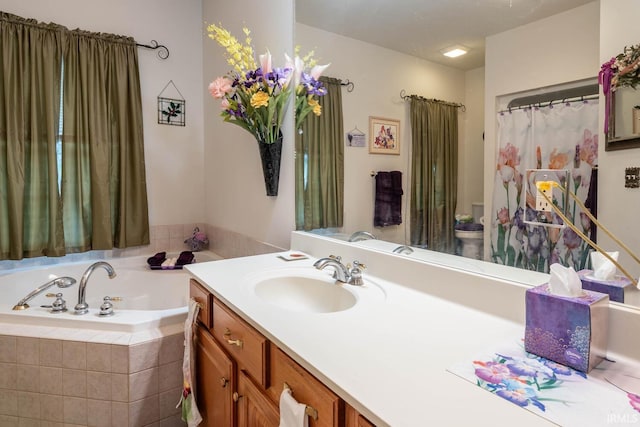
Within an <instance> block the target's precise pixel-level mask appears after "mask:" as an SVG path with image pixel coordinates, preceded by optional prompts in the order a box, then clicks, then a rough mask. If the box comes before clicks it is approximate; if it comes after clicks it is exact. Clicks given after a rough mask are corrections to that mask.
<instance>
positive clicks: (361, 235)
mask: <svg viewBox="0 0 640 427" xmlns="http://www.w3.org/2000/svg"><path fill="white" fill-rule="evenodd" d="M375 238H376V236H374V235H373V234H371V233H369V232H368V231H356V232H355V233H353V234H352V235H351V237H349V241H350V242H359V241H360V240H369V239H375Z"/></svg>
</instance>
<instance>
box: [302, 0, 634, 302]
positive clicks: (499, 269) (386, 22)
mask: <svg viewBox="0 0 640 427" xmlns="http://www.w3.org/2000/svg"><path fill="white" fill-rule="evenodd" d="M388 3H389V2H387V1H385V0H374V1H369V2H362V1H361V2H347V3H344V2H342V1H341V0H328V1H325V2H309V1H305V0H296V35H295V38H296V40H295V41H296V44H297V45H300V46H301V48H302V51H303V52H304V51H307V50H309V49H314V50H315V51H316V57H317V58H318V60H319V61H320V63H327V62H330V63H331V67H330V68H329V69H328V70H327V71H326V72H325V74H326V75H328V76H331V77H338V78H342V79H348V80H349V81H352V82H353V83H354V84H355V89H354V90H353V91H352V92H350V93H346V92H343V103H344V112H345V113H344V130H345V132H348V131H350V130H352V129H353V128H358V129H360V130H365V129H367V126H368V125H367V123H368V122H367V120H368V117H369V116H381V117H389V118H392V119H397V120H400V122H401V127H402V132H401V133H402V134H403V135H410V129H409V127H408V126H409V124H408V123H409V113H408V110H409V108H408V105H406V104H405V103H404V101H403V100H402V99H401V97H400V91H401V90H402V89H405V90H407V92H409V93H412V92H414V90H415V91H417V92H418V94H419V95H424V96H427V97H433V98H438V99H444V100H447V101H453V102H460V103H463V104H465V105H466V112H464V113H461V116H460V122H461V123H462V125H461V126H463V130H462V132H461V136H460V156H461V160H460V167H459V174H460V176H459V181H458V182H459V184H458V206H459V209H458V211H459V212H464V213H469V214H471V213H472V212H473V210H474V208H477V207H478V206H480V209H482V206H481V205H482V203H483V202H484V201H485V200H486V199H487V197H486V195H484V194H483V191H484V187H483V182H484V179H483V177H486V176H487V174H485V173H484V161H485V160H484V159H485V158H486V157H485V152H484V151H485V150H484V141H483V137H484V131H485V129H484V127H485V118H484V115H485V114H491V115H494V114H495V113H496V111H486V112H485V111H484V108H485V105H489V103H486V104H485V99H484V93H485V86H484V85H485V82H486V81H488V80H490V77H491V76H485V67H484V38H483V39H482V40H481V42H480V43H479V44H476V40H475V39H473V38H472V37H471V35H469V33H468V32H466V31H467V30H470V31H471V32H473V31H479V30H478V28H479V27H481V28H484V30H480V31H487V32H485V33H484V34H487V35H490V34H498V33H501V32H504V31H507V30H509V29H513V28H520V27H523V26H526V25H528V23H532V22H535V21H538V20H541V19H545V18H548V17H554V16H560V14H563V13H565V12H567V11H571V10H572V9H574V8H581V7H592V9H590V10H591V11H595V14H598V13H599V12H598V11H599V2H593V1H592V0H535V1H516V0H513V1H509V0H504V1H496V2H477V1H475V0H465V1H463V2H457V3H456V5H452V4H450V2H444V1H442V2H422V3H420V4H418V3H416V2H408V1H407V2H405V1H403V2H395V3H393V5H392V7H391V6H390V5H389V4H388ZM387 7H391V10H389V9H386V8H387ZM405 9H406V10H405ZM381 16H384V17H385V18H384V19H382V20H381V19H380V17H381ZM507 18H509V19H507ZM516 18H517V19H516ZM402 19H405V20H406V21H405V22H403V21H402ZM598 19H599V18H598V17H597V16H596V17H594V22H595V23H596V24H597V22H598ZM573 24H574V23H573V22H572V24H571V25H573ZM571 25H569V27H571ZM414 27H422V28H428V29H431V30H433V31H434V32H436V33H438V34H436V35H434V36H433V37H430V36H428V35H416V33H414V32H413V31H414V30H413V28H414ZM456 27H457V28H458V30H455V31H449V32H448V34H447V31H445V30H446V29H448V28H456ZM588 27H589V28H592V31H594V32H595V34H598V31H599V30H598V28H597V27H598V25H590V26H588ZM389 28H392V29H393V30H389ZM486 28H489V30H486ZM456 31H458V34H457V36H458V37H456V34H453V33H455V32H456ZM444 34H446V36H443V35H444ZM427 41H429V42H431V41H433V43H434V44H429V43H427ZM394 42H396V43H398V45H396V46H394V45H393V43H394ZM363 43H364V44H363ZM438 43H439V44H440V46H439V48H443V47H447V46H448V45H449V44H465V43H466V44H467V45H468V46H467V47H471V48H472V50H471V52H470V55H469V59H468V60H464V61H467V62H466V63H465V64H466V65H458V64H463V63H464V62H457V63H456V62H446V60H445V59H444V58H443V57H441V55H440V53H439V48H438V49H436V47H435V45H437V44H438ZM400 45H401V46H400ZM591 45H593V46H596V47H595V48H594V49H595V50H596V51H597V42H596V43H591ZM429 49H430V51H429ZM427 51H429V52H427ZM394 52H395V53H394ZM438 55H440V56H438ZM569 56H570V55H567V54H566V52H565V53H563V58H567V61H575V58H574V59H570V58H569ZM596 56H597V53H596ZM370 57H371V58H372V59H370ZM478 57H479V62H477V61H478ZM393 61H397V63H396V64H393V63H392V62H393ZM474 61H475V62H474ZM427 62H428V63H429V64H431V65H428V66H425V65H424V64H425V63H427ZM541 62H544V61H541ZM597 62H598V60H594V61H593V63H594V64H593V67H591V66H590V67H589V75H587V76H582V77H581V78H591V79H594V78H595V77H596V75H597V73H598V65H599V63H597ZM454 64H455V65H454ZM549 66H550V65H549V63H548V62H547V63H546V67H549ZM398 68H401V71H399V70H398ZM520 78H531V76H529V77H526V76H522V77H520ZM568 81H569V80H566V82H568ZM541 86H542V85H541ZM639 92H640V91H639ZM503 93H510V92H503ZM499 94H500V93H499ZM618 95H621V94H618ZM619 102H622V101H620V100H619ZM627 102H629V103H632V104H633V105H640V99H639V100H638V101H627ZM617 105H618V104H616V110H619V108H618V107H617ZM623 108H627V107H620V109H623ZM616 114H617V113H616ZM625 120H626V119H625ZM620 121H622V119H618V122H620ZM631 129H632V128H631ZM623 132H627V131H623V130H620V131H618V133H617V134H616V136H615V138H622V135H626V136H629V137H631V138H634V136H633V133H632V131H631V132H630V133H628V134H623ZM638 137H640V135H638ZM603 139H605V138H601V139H600V141H601V144H602V141H603ZM612 141H613V140H612ZM639 141H640V140H639ZM609 142H610V141H609V140H608V139H606V140H605V143H606V144H607V145H608V144H609ZM614 143H617V142H614ZM409 144H410V140H405V141H404V147H407V146H408V145H409ZM639 146H640V144H639ZM408 151H409V150H401V153H400V156H384V155H383V156H381V155H370V154H369V153H368V152H367V150H366V149H359V148H354V147H347V148H346V149H345V181H344V182H345V187H344V198H345V224H344V227H343V228H342V229H337V230H317V232H318V234H324V235H325V236H329V237H331V238H339V239H342V240H345V239H348V238H349V237H350V236H351V235H352V234H353V233H354V232H357V231H368V232H371V233H372V234H374V235H375V236H376V239H375V241H373V240H361V241H358V242H353V243H352V244H354V245H362V246H365V247H369V248H373V249H376V250H380V251H384V252H387V253H389V254H393V256H405V257H415V258H416V259H420V257H421V256H423V255H424V252H427V254H426V255H425V256H427V257H428V258H429V262H438V263H441V264H447V265H451V266H453V267H455V268H460V269H466V270H469V271H474V272H477V273H479V274H485V275H492V276H495V277H499V278H509V279H511V280H515V281H520V282H521V283H526V284H529V285H531V284H535V283H539V281H540V280H543V281H544V280H545V276H546V275H544V274H542V273H535V272H529V271H526V270H520V269H516V268H514V267H506V266H503V265H497V264H493V263H491V262H488V261H481V260H475V259H470V258H465V257H461V256H455V255H450V254H439V253H434V252H432V251H424V250H423V249H420V248H415V247H412V248H410V249H409V250H407V249H405V248H402V246H405V245H407V244H408V239H407V237H408V235H409V233H408V227H409V225H408V222H409V221H408V218H406V217H405V218H404V221H403V224H402V225H401V226H397V227H388V228H382V229H379V228H374V227H373V221H372V219H373V216H372V210H373V202H372V199H373V198H374V197H373V196H374V185H373V181H372V178H371V174H372V172H374V171H379V170H401V171H403V173H404V174H405V176H406V175H408V172H409V164H410V158H409V157H408V153H407V152H408ZM492 167H493V165H492ZM407 185H408V181H404V188H405V194H406V195H408V194H409V191H407V189H408V187H407ZM403 203H404V207H403V213H406V212H407V211H408V209H406V207H407V205H408V203H409V201H408V199H406V198H405V201H404V202H403ZM314 232H315V231H314ZM394 251H395V252H394ZM423 251H424V252H423ZM485 259H486V257H485ZM627 302H629V301H627ZM633 305H635V304H633ZM638 306H640V304H638Z"/></svg>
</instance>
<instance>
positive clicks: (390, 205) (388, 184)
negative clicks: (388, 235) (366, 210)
mask: <svg viewBox="0 0 640 427" xmlns="http://www.w3.org/2000/svg"><path fill="white" fill-rule="evenodd" d="M402 194H403V191H402V172H400V171H392V172H378V173H377V174H376V200H375V208H374V213H373V225H374V226H375V227H386V226H388V225H398V224H402Z"/></svg>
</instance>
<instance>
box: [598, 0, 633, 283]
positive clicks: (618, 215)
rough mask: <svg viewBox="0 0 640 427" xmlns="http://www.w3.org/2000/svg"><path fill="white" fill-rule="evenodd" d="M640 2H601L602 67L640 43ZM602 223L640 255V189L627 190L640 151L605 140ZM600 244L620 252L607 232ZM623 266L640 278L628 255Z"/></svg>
mask: <svg viewBox="0 0 640 427" xmlns="http://www.w3.org/2000/svg"><path fill="white" fill-rule="evenodd" d="M639 16H640V2H638V1H637V0H600V56H599V64H602V63H604V62H606V61H608V60H609V59H611V57H613V56H615V55H617V54H619V53H621V52H622V49H623V48H624V47H625V46H629V45H632V44H637V43H640V26H638V22H637V21H638V17H639ZM600 117H601V120H600V135H603V134H604V121H603V118H604V98H603V97H601V102H600ZM598 160H599V171H598V220H599V221H601V222H602V224H604V225H605V226H606V227H607V228H608V229H609V230H611V232H612V233H613V234H614V235H615V236H617V237H618V238H620V239H621V240H622V241H623V242H624V243H625V244H627V245H628V246H629V247H630V248H631V250H632V251H633V252H634V253H636V254H638V253H640V239H639V238H638V236H639V233H640V221H638V212H640V190H639V189H637V188H635V189H631V188H625V187H624V172H625V168H627V167H639V166H640V150H639V149H637V148H636V149H631V150H620V151H606V152H605V151H604V141H602V142H601V143H600V149H599V153H598ZM598 243H599V244H601V245H602V246H603V247H604V248H605V249H606V250H620V248H619V246H617V245H615V244H614V243H612V242H611V240H610V239H608V238H607V236H606V235H605V234H604V233H598ZM620 263H621V264H622V266H623V267H625V269H626V270H628V271H629V272H630V273H631V274H632V275H634V276H635V277H638V275H639V274H640V266H638V264H637V263H636V262H635V261H633V260H632V259H631V257H629V256H628V255H627V254H626V253H625V252H623V251H621V252H620Z"/></svg>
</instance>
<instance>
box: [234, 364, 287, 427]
mask: <svg viewBox="0 0 640 427" xmlns="http://www.w3.org/2000/svg"><path fill="white" fill-rule="evenodd" d="M235 396H236V397H235V398H236V400H237V409H238V427H278V426H279V425H280V414H279V413H278V412H279V409H278V407H277V406H275V405H274V404H273V403H271V402H270V401H269V400H268V399H267V397H266V396H265V394H264V392H263V391H262V390H260V388H259V387H258V386H257V385H255V384H254V383H253V381H252V380H251V378H250V377H249V375H248V374H247V373H246V372H245V371H240V373H239V374H238V391H237V394H236V395H235Z"/></svg>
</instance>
